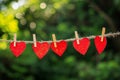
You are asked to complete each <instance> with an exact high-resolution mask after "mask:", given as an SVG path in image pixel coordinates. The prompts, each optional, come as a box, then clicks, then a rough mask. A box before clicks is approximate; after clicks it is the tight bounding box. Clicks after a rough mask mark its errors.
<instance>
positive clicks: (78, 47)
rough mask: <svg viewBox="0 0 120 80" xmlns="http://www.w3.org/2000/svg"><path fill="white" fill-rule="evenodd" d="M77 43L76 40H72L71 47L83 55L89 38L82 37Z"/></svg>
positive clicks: (88, 44) (88, 43)
mask: <svg viewBox="0 0 120 80" xmlns="http://www.w3.org/2000/svg"><path fill="white" fill-rule="evenodd" d="M79 43H80V44H77V40H74V41H73V47H74V48H75V50H76V51H78V52H79V53H80V54H82V55H85V54H86V52H87V50H88V48H89V46H90V40H89V39H88V38H83V39H81V40H79Z"/></svg>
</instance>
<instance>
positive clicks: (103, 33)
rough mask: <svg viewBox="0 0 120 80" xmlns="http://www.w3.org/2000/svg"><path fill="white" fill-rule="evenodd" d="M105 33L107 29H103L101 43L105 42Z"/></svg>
mask: <svg viewBox="0 0 120 80" xmlns="http://www.w3.org/2000/svg"><path fill="white" fill-rule="evenodd" d="M105 31H106V28H105V27H103V28H102V35H101V42H103V40H104V35H105Z"/></svg>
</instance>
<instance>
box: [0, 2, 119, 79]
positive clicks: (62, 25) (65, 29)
mask: <svg viewBox="0 0 120 80" xmlns="http://www.w3.org/2000/svg"><path fill="white" fill-rule="evenodd" d="M92 3H93V4H92ZM119 4H120V0H111V1H110V0H90V1H89V0H0V38H2V39H12V38H13V34H14V33H17V39H18V40H32V34H33V33H35V34H36V35H37V40H51V34H52V33H55V34H56V36H57V39H68V38H73V37H74V31H75V30H77V31H78V32H79V34H80V35H79V36H80V37H82V36H89V35H98V34H101V28H102V26H106V28H107V32H111V31H113V30H114V29H113V28H115V29H116V30H120V28H119V25H120V23H119V17H120V16H119V14H120V5H119ZM92 6H94V7H92ZM111 6H112V7H111ZM96 7H97V8H96ZM106 18H107V19H106ZM109 21H112V22H111V23H109ZM110 26H112V27H110ZM113 26H114V27H113ZM115 39H116V40H118V38H115ZM115 42H116V43H117V44H119V43H120V41H113V40H111V39H108V45H107V48H106V50H105V51H104V52H103V53H102V54H101V55H97V52H96V49H95V47H94V41H93V40H91V46H90V48H89V50H88V52H87V54H86V55H85V56H82V55H80V54H79V53H78V52H76V51H75V50H74V49H73V46H72V42H69V43H68V48H67V50H66V52H65V53H64V55H63V56H62V57H58V56H56V55H55V54H54V53H53V52H52V51H51V50H49V52H48V54H47V55H46V56H45V57H44V58H43V59H42V60H39V59H38V58H37V57H36V55H35V54H34V52H33V51H32V48H31V44H27V48H26V50H25V51H24V52H23V54H22V55H21V56H20V57H19V58H15V57H14V56H13V55H12V53H11V52H10V50H9V43H5V42H0V61H1V62H0V80H40V79H42V80H119V78H120V77H119V76H120V68H119V66H120V60H119V58H120V57H119V56H120V54H119V53H120V51H119V50H120V49H119V46H116V45H115V46H114V44H115Z"/></svg>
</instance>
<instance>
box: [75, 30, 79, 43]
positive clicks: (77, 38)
mask: <svg viewBox="0 0 120 80" xmlns="http://www.w3.org/2000/svg"><path fill="white" fill-rule="evenodd" d="M75 38H76V40H77V44H80V42H79V36H78V32H77V31H75Z"/></svg>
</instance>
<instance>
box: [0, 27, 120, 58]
mask: <svg viewBox="0 0 120 80" xmlns="http://www.w3.org/2000/svg"><path fill="white" fill-rule="evenodd" d="M118 35H120V32H116V33H108V34H105V28H104V27H103V28H102V34H101V35H96V36H94V35H93V36H89V37H81V38H79V36H78V32H77V31H75V38H71V39H66V40H56V36H55V34H52V38H53V41H37V40H36V35H35V34H33V41H17V39H16V37H17V36H16V34H14V39H13V40H3V39H0V41H1V42H10V50H11V52H12V53H13V55H14V56H15V57H19V56H20V55H21V54H22V53H23V52H24V50H25V48H26V44H27V43H31V44H32V49H33V51H34V53H35V54H36V56H37V57H38V58H39V59H42V58H43V57H44V56H45V55H47V53H48V51H49V49H50V48H51V50H52V51H53V52H54V53H55V54H56V55H58V56H62V55H63V54H64V52H65V51H66V49H67V42H70V41H72V42H73V47H74V49H75V50H76V51H77V52H78V53H79V54H81V55H85V54H86V53H87V51H88V49H89V47H90V39H94V44H95V47H96V50H97V52H98V54H102V52H103V51H104V50H105V48H106V46H107V38H106V37H114V36H118Z"/></svg>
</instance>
